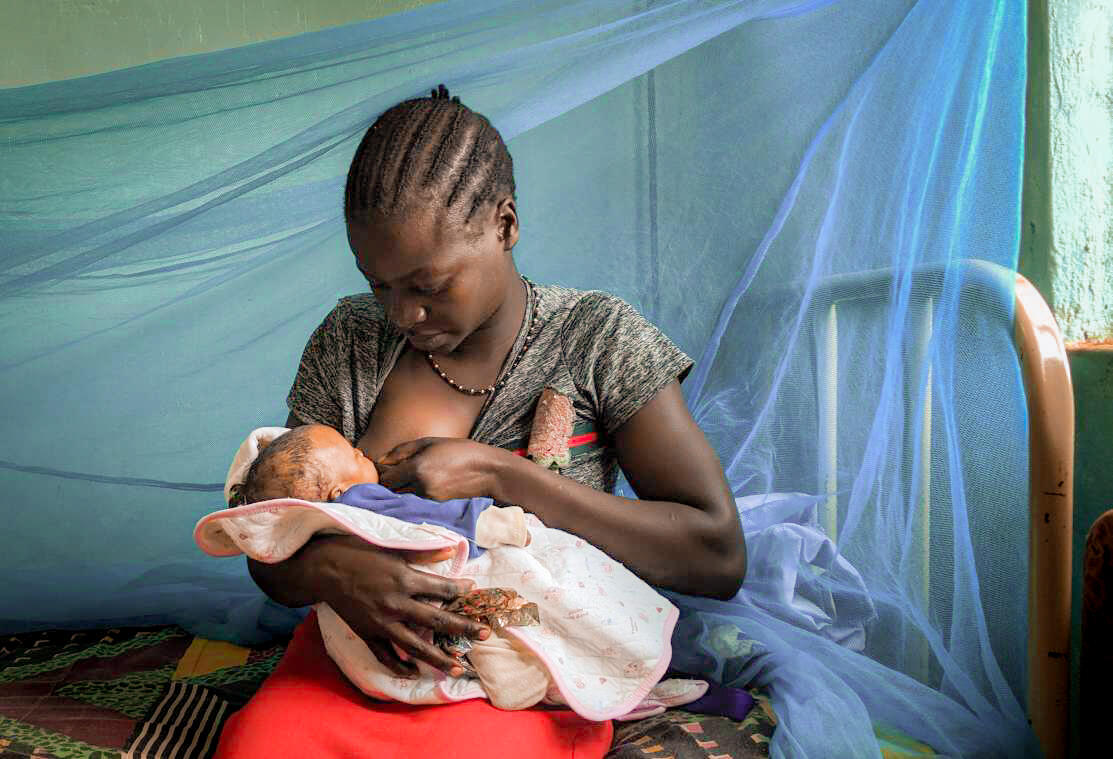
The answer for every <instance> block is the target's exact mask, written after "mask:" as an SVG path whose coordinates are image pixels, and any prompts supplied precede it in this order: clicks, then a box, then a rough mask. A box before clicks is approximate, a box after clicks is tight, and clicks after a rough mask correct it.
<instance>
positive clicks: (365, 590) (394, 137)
mask: <svg viewBox="0 0 1113 759" xmlns="http://www.w3.org/2000/svg"><path fill="white" fill-rule="evenodd" d="M345 217H346V221H347V225H348V237H349V241H350V243H351V247H352V250H353V251H354V253H355V257H356V264H357V266H358V267H359V269H360V271H361V272H362V273H363V275H364V276H365V277H366V278H367V280H368V283H369V284H370V286H371V289H372V291H373V295H363V296H354V297H351V298H345V299H342V300H341V301H340V303H339V304H338V305H337V307H336V308H335V309H334V310H333V311H332V312H331V313H330V314H329V315H328V317H326V319H325V321H324V322H323V323H322V324H321V325H320V326H319V327H318V328H317V330H316V331H315V332H314V334H313V336H312V337H311V338H310V340H309V343H308V345H307V346H306V349H305V353H304V354H303V356H302V361H301V364H300V366H299V369H298V374H297V377H296V379H295V381H294V385H293V388H292V389H291V391H290V395H289V397H288V399H287V401H288V404H289V407H290V417H289V419H288V420H287V426H296V425H298V424H303V423H321V424H327V425H329V426H332V427H334V428H335V429H337V430H338V431H340V432H341V433H342V434H344V435H345V436H346V437H348V439H349V440H351V441H353V442H356V443H357V444H358V446H359V447H360V448H361V449H363V451H364V452H365V453H366V454H367V455H368V456H369V457H371V458H372V459H373V460H374V461H376V462H377V465H378V467H379V471H380V477H381V482H382V484H384V485H386V486H388V487H391V488H393V489H412V490H414V491H416V492H418V493H420V494H422V495H425V496H427V497H429V498H433V499H438V500H440V499H449V498H464V497H472V496H490V497H492V498H494V499H496V500H497V501H501V502H506V503H514V504H518V505H520V506H522V507H523V508H525V509H526V510H527V511H531V512H533V513H534V514H536V515H537V516H538V517H539V518H540V519H541V520H542V521H543V522H545V523H546V524H547V525H549V526H551V527H556V528H560V529H563V530H566V531H569V532H572V533H575V534H577V535H579V536H581V537H583V538H584V539H585V540H587V541H589V542H591V543H593V544H594V545H596V546H598V547H599V548H600V549H602V550H603V551H605V552H606V553H608V554H610V555H611V556H613V557H614V558H616V559H618V560H620V561H621V562H623V563H624V564H625V565H626V566H627V567H629V568H630V569H631V570H632V571H633V572H635V573H636V574H638V575H639V576H641V577H642V578H644V579H645V580H647V581H648V582H650V583H652V584H655V585H659V586H661V587H665V588H670V589H673V590H677V591H681V592H685V593H694V594H699V595H705V596H713V597H717V598H729V597H731V596H733V595H734V593H735V592H736V591H737V589H738V587H739V585H740V583H741V581H742V577H743V575H744V574H745V565H746V553H745V544H744V541H743V537H742V532H741V528H740V526H739V522H738V515H737V513H736V511H735V507H734V500H733V498H732V496H731V493H730V490H729V488H728V486H727V484H726V480H725V478H724V476H723V472H722V468H721V466H720V464H719V461H718V459H717V458H716V456H715V453H714V451H713V450H712V449H711V447H710V445H709V444H708V443H707V440H706V439H705V438H704V436H703V434H702V432H701V431H700V430H699V428H698V427H697V426H696V424H695V422H694V421H693V420H692V418H691V415H690V414H689V413H688V410H687V407H686V405H685V403H684V400H683V397H682V395H681V392H680V385H679V381H680V380H681V379H683V377H684V375H685V374H686V373H687V371H688V369H689V368H690V366H691V360H690V359H688V357H687V356H685V355H684V354H683V353H682V352H681V351H680V350H679V349H677V348H676V346H675V345H673V344H672V342H671V341H669V339H668V338H667V337H665V336H664V335H663V334H662V333H661V332H660V331H659V330H657V329H656V328H655V327H653V326H652V325H651V324H649V323H648V322H646V321H645V320H644V319H643V318H642V317H641V316H640V315H638V314H637V313H636V312H635V311H634V310H633V309H632V308H630V307H629V306H628V305H626V304H625V303H623V302H622V301H620V300H619V299H617V298H615V297H613V296H610V295H607V294H605V293H598V292H594V293H585V292H581V291H575V290H570V289H567V288H560V287H549V286H539V285H534V284H532V283H530V282H528V281H527V280H525V279H523V278H522V277H521V276H520V275H519V274H518V271H517V268H516V267H515V264H514V259H513V257H512V254H511V251H512V249H513V247H514V245H515V244H516V243H517V241H518V236H519V226H518V216H517V209H516V207H515V202H514V178H513V165H512V162H511V159H510V155H509V153H508V152H507V150H506V146H505V144H504V143H503V141H502V138H501V137H500V136H499V134H498V132H497V131H496V130H495V129H494V128H493V127H492V126H491V125H490V124H489V122H488V121H487V120H486V119H485V118H484V117H483V116H481V115H479V114H477V113H475V112H473V111H471V110H470V109H468V108H466V107H465V106H463V105H461V104H460V103H459V101H458V99H457V98H451V99H450V98H449V97H448V94H447V91H446V90H444V88H443V86H442V87H441V88H440V89H439V90H437V91H434V92H433V95H432V97H429V98H419V99H416V100H410V101H406V102H404V103H400V104H399V105H397V106H395V107H394V108H392V109H390V110H388V111H387V112H386V113H384V114H383V115H382V116H380V117H379V119H378V120H377V121H376V122H375V124H374V125H372V127H371V128H370V129H369V130H368V131H367V134H366V135H365V136H364V139H363V141H362V142H361V144H360V146H359V149H358V150H357V152H356V155H355V158H354V159H353V161H352V165H351V168H350V170H349V174H348V183H347V188H346V191H345ZM546 387H549V388H552V389H554V390H556V391H557V392H560V393H562V394H564V395H566V396H567V397H569V398H570V399H571V400H572V402H573V406H574V408H575V411H576V419H577V427H576V429H577V432H581V433H583V438H582V439H588V440H590V439H592V435H595V436H596V440H597V442H598V445H595V446H590V445H589V446H584V447H583V449H582V450H577V451H576V452H575V455H574V457H573V460H572V462H571V464H570V466H569V467H567V468H565V469H564V470H563V471H562V472H559V473H558V472H555V471H551V470H548V469H543V468H541V467H539V466H537V465H536V464H534V463H532V462H530V461H528V460H526V459H524V458H522V457H520V456H517V455H515V454H514V453H513V451H514V450H515V449H516V448H518V447H520V446H521V444H522V442H523V440H524V439H525V438H527V437H528V435H529V429H530V423H531V420H532V415H533V410H534V407H535V406H536V402H537V399H538V397H539V396H540V393H541V391H542V390H543V389H545V388H546ZM619 466H621V467H622V470H623V472H624V473H625V474H626V477H627V479H628V480H629V482H630V484H631V486H632V487H633V488H634V490H635V491H636V492H637V493H638V495H639V497H640V499H641V500H636V501H634V500H630V499H625V498H621V497H618V496H615V495H613V494H612V493H611V492H610V491H612V490H613V488H614V484H615V480H616V477H617V468H618V467H619ZM427 558H436V557H427ZM250 569H251V573H252V577H254V578H255V581H256V582H257V583H258V584H259V587H260V588H262V589H263V590H264V592H266V593H267V594H268V595H269V596H270V597H272V598H274V599H275V600H277V601H279V602H281V603H284V604H286V605H289V606H305V605H309V604H313V603H316V602H320V601H325V602H327V603H328V604H329V605H330V606H332V608H333V609H335V610H336V611H337V612H338V613H339V614H340V616H341V617H343V618H344V619H345V620H346V621H347V622H348V624H349V625H350V626H351V627H352V628H353V630H355V631H356V632H357V633H358V634H359V635H360V636H361V637H363V638H364V639H365V640H366V641H367V643H368V645H369V646H370V648H371V650H372V651H373V652H374V653H375V655H376V657H377V658H379V659H380V660H381V661H382V662H383V663H384V664H386V665H387V666H389V667H391V668H392V669H393V670H394V671H395V672H397V673H398V674H399V676H405V675H406V674H407V673H408V672H410V671H412V667H413V664H412V661H405V660H404V659H410V658H411V657H412V658H416V659H421V660H424V661H425V662H427V663H429V664H430V665H432V666H434V667H437V668H440V669H442V670H443V671H445V672H449V673H450V674H457V673H458V672H457V671H454V667H455V665H454V663H453V661H452V660H451V659H450V658H449V657H448V656H447V655H446V654H445V653H444V652H442V651H441V650H439V649H438V648H436V647H434V646H433V645H431V644H429V643H427V642H426V641H425V640H424V639H423V638H422V637H421V636H420V635H419V634H418V633H417V632H415V631H414V629H413V628H415V627H417V628H432V629H434V630H440V631H443V632H448V633H457V634H465V635H469V636H472V637H485V636H486V635H487V634H489V632H488V631H486V630H484V629H482V627H481V626H480V625H478V624H476V623H474V622H472V621H470V620H467V619H465V618H463V617H459V616H456V615H453V614H450V613H447V612H444V611H441V610H440V609H438V608H437V607H435V606H434V605H432V604H430V603H429V600H430V599H438V600H449V599H451V598H453V597H455V596H456V595H457V594H459V593H460V592H461V591H463V590H466V588H467V586H466V584H465V583H464V581H453V580H447V579H444V578H440V577H436V576H434V575H431V574H426V573H422V572H419V571H416V570H413V569H411V568H410V567H409V566H407V564H405V563H404V562H403V560H402V559H400V558H399V557H398V556H396V555H392V554H390V553H388V552H383V551H377V550H374V549H371V548H369V547H367V546H366V545H363V544H361V543H360V542H358V541H356V540H354V539H352V538H346V537H323V538H319V539H317V540H314V541H312V542H311V543H310V544H309V545H307V546H306V547H305V548H303V549H302V550H301V551H300V552H299V553H298V554H297V555H296V556H294V557H293V558H291V559H289V560H287V561H285V562H282V563H281V564H276V565H264V564H258V563H255V562H251V563H250ZM309 622H310V624H303V625H302V627H301V628H299V631H298V634H297V636H296V637H295V639H294V641H293V643H292V644H291V646H290V650H289V651H288V652H287V656H286V658H285V659H284V660H283V662H282V664H280V665H279V669H278V670H276V672H275V674H274V675H273V676H272V677H271V678H270V679H269V680H268V681H267V683H266V684H265V685H264V687H263V689H262V690H261V691H260V693H259V694H258V696H257V697H256V698H255V699H254V700H253V701H252V703H251V704H249V706H248V707H246V708H245V710H244V711H243V712H241V713H240V714H237V715H235V716H234V717H233V718H232V720H230V722H229V725H228V727H227V728H226V729H225V733H224V735H223V736H222V741H221V746H220V752H221V754H223V755H227V756H232V755H235V756H237V757H240V756H250V755H252V754H253V753H259V754H263V753H266V754H267V755H268V756H273V755H274V754H275V753H276V750H278V749H279V746H281V750H278V753H282V752H283V751H284V752H285V754H286V755H291V756H294V755H304V756H308V755H314V756H316V755H327V754H330V753H331V754H333V755H338V756H339V755H350V752H351V751H358V752H359V753H361V754H363V755H367V756H384V755H395V756H408V755H411V754H410V752H411V751H416V748H413V747H414V746H416V745H418V744H420V746H421V752H420V753H422V754H424V753H435V752H436V751H438V750H445V751H456V750H457V749H459V748H460V742H461V740H463V738H462V737H461V736H462V735H464V733H462V732H461V731H463V730H469V731H474V730H475V729H477V728H479V727H480V726H482V730H483V733H484V735H485V736H488V737H487V738H485V742H484V744H483V745H482V746H480V747H477V749H476V751H477V753H475V755H476V756H485V757H490V756H523V755H528V756H568V755H569V751H575V752H576V755H577V756H580V755H587V756H590V755H597V756H601V755H602V753H604V752H605V751H606V748H607V745H608V744H609V740H610V728H609V725H607V724H602V725H598V724H593V723H587V722H584V721H582V720H579V719H578V718H576V717H575V716H574V715H570V714H569V713H567V712H557V711H527V712H499V711H498V710H496V709H494V708H492V707H490V705H489V704H486V703H483V702H465V703H463V704H457V705H452V706H439V707H427V708H415V707H410V706H405V705H399V704H374V703H372V702H369V701H367V700H366V699H365V698H363V697H362V696H360V695H359V694H358V693H357V692H355V691H354V690H353V689H350V687H349V686H347V685H346V683H344V682H343V681H342V679H341V678H340V676H339V675H338V674H337V673H335V672H334V671H332V670H331V669H330V668H329V665H328V662H327V658H324V654H323V651H322V650H320V641H319V636H317V637H314V634H315V632H316V625H315V624H312V620H309ZM399 650H401V651H403V652H405V653H406V654H407V656H405V657H399V656H398V654H397V651H399ZM325 681H327V682H325ZM287 686H294V688H293V689H296V690H298V692H297V693H291V690H293V689H292V688H290V687H287ZM307 689H308V690H312V691H313V695H312V696H310V695H307V693H306V691H307ZM310 703H311V704H312V705H311V706H309V704H310ZM341 712H343V715H344V716H340V714H341ZM307 714H312V715H314V717H313V718H312V719H306V718H305V717H306V715H307ZM291 721H294V722H299V723H300V725H301V727H300V728H299V727H295V726H293V725H291V724H290V723H291ZM353 721H354V722H357V723H358V727H357V728H355V729H354V730H351V731H350V732H351V736H350V740H351V742H349V743H345V742H344V741H345V740H348V738H344V737H343V736H341V735H340V733H341V732H343V730H341V728H342V727H344V726H347V727H351V726H352V724H353ZM432 725H435V728H431V726H432ZM278 729H281V732H283V737H282V738H281V739H280V740H279V741H278V742H277V743H276V742H275V741H273V740H271V739H272V738H275V736H276V735H277V733H276V730H278ZM306 731H308V732H310V733H312V734H313V735H312V736H307V735H305V732H306ZM292 741H297V743H296V745H295V743H293V742H292ZM372 742H373V743H374V746H372V745H371V743H372ZM438 746H439V747H440V748H437V747H438ZM455 755H462V754H459V753H456V754H455ZM463 755H466V754H463Z"/></svg>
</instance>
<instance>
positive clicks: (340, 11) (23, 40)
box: [0, 0, 433, 87]
mask: <svg viewBox="0 0 1113 759" xmlns="http://www.w3.org/2000/svg"><path fill="white" fill-rule="evenodd" d="M430 2H433V0H0V87H16V86H22V85H26V84H36V83H39V82H47V81H51V80H55V79H69V78H71V77H76V76H85V75H88V74H97V73H100V72H103V71H109V70H111V69H118V68H125V67H127V66H136V65H139V64H141V63H149V62H151V61H155V60H160V59H163V58H173V57H176V56H180V55H190V54H193V53H203V52H207V51H210V50H221V49H224V48H230V47H236V46H238V45H246V44H248V43H251V42H261V41H263V40H269V39H274V38H276V37H286V36H290V35H293V34H301V33H302V32H312V31H316V30H318V29H324V28H326V27H329V26H339V25H341V24H349V23H352V22H355V21H362V20H365V19H370V18H377V17H379V16H385V15H387V14H389V13H395V12H397V11H402V10H409V9H411V8H416V7H418V6H421V5H428V4H429V3H430Z"/></svg>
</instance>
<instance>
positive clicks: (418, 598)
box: [252, 535, 491, 675]
mask: <svg viewBox="0 0 1113 759" xmlns="http://www.w3.org/2000/svg"><path fill="white" fill-rule="evenodd" d="M306 549H308V551H306ZM302 551H303V552H307V553H308V554H311V555H307V556H305V557H304V558H305V559H306V560H308V561H310V562H313V563H314V564H316V565H317V567H318V568H319V573H315V575H316V578H317V579H316V581H315V582H314V583H313V584H314V585H315V586H316V587H317V588H318V592H317V593H315V594H314V598H315V599H317V600H321V601H324V602H326V603H328V605H329V606H331V607H332V609H333V611H335V612H336V613H337V614H339V615H340V618H341V619H343V620H344V621H345V622H347V623H348V626H349V627H351V628H352V630H353V632H355V633H356V634H357V635H359V636H360V637H361V638H363V640H364V641H365V642H366V643H367V646H368V648H370V649H371V652H372V653H373V654H374V655H375V658H376V659H378V660H379V661H380V662H382V664H383V665H384V666H386V667H388V668H389V669H390V670H392V671H393V672H395V673H396V674H399V675H413V674H415V673H416V668H415V667H414V665H413V663H412V662H403V661H402V660H401V659H400V658H399V657H398V655H397V654H396V653H395V651H394V648H393V646H392V645H391V644H392V643H393V644H394V645H396V646H397V647H398V648H399V649H401V650H402V651H405V652H406V653H407V654H409V655H410V656H412V657H414V658H416V659H421V660H422V661H424V662H426V663H427V664H429V665H431V666H433V667H436V668H437V669H439V670H441V671H443V672H447V673H449V674H463V671H462V670H460V671H459V672H455V673H454V670H457V669H459V665H458V663H457V662H456V661H454V660H453V659H452V658H451V657H450V656H449V655H448V654H446V653H445V652H444V651H443V650H441V649H440V648H438V647H437V646H434V645H433V644H432V643H429V642H428V641H426V640H424V639H423V638H422V636H421V634H420V629H419V630H415V629H414V628H424V629H431V630H438V631H440V632H444V633H449V634H453V635H466V636H467V637H469V638H478V639H480V640H484V639H486V638H487V637H489V636H490V634H491V633H490V630H489V629H487V628H486V627H485V626H483V625H481V624H480V623H478V622H476V621H474V620H471V619H468V618H467V617H463V616H460V615H458V614H452V613H450V612H447V611H444V610H443V609H439V608H437V607H436V606H434V605H433V604H431V603H428V599H433V600H440V601H451V600H452V599H454V598H456V597H457V596H458V595H460V594H462V593H466V592H467V591H468V590H470V589H471V588H472V587H473V586H474V583H473V582H472V581H471V580H462V579H460V580H450V579H447V578H444V577H439V576H437V575H433V574H428V573H426V572H419V571H417V570H415V569H413V568H411V567H409V566H407V564H406V561H407V560H409V561H418V562H421V561H431V560H437V559H438V558H439V559H443V558H445V557H444V555H443V553H442V552H439V551H435V552H426V553H425V554H415V553H413V552H407V553H396V552H393V551H384V550H380V549H377V548H375V547H373V546H369V545H368V544H367V543H366V542H364V541H363V540H361V539H359V538H356V537H354V536H351V535H343V536H329V537H322V538H318V539H315V540H313V541H312V542H310V543H309V544H307V545H306V546H305V547H304V548H303V549H302ZM262 566H266V565H262ZM252 574H253V575H254V574H255V572H254V571H253V573H252ZM257 579H258V578H257ZM264 589H265V588H264Z"/></svg>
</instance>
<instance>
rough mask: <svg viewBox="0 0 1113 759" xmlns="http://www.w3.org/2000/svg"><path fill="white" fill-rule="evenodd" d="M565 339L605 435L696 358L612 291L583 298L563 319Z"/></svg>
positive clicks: (684, 373)
mask: <svg viewBox="0 0 1113 759" xmlns="http://www.w3.org/2000/svg"><path fill="white" fill-rule="evenodd" d="M562 341H563V349H564V361H565V363H566V365H567V366H568V367H569V372H570V373H571V375H572V378H573V380H574V381H575V382H576V386H577V389H578V390H579V391H580V392H581V393H583V394H584V395H585V396H587V399H588V401H589V402H590V403H592V404H593V405H594V406H595V409H596V413H597V414H598V418H599V420H600V421H601V422H602V426H603V431H604V432H605V433H606V434H607V435H610V434H612V433H613V432H614V431H615V430H617V429H618V428H619V427H621V426H622V425H623V424H625V423H626V422H627V421H628V420H629V419H630V417H632V416H633V415H634V414H636V413H637V412H638V411H640V410H641V408H642V407H643V406H644V405H645V404H646V403H648V402H649V401H650V400H651V399H652V398H653V397H654V396H655V395H657V393H658V392H660V391H661V389H662V388H664V387H665V386H666V385H667V384H669V383H670V382H672V381H673V380H674V379H676V380H683V379H684V377H686V376H687V374H688V371H689V370H690V369H691V368H692V359H691V358H689V357H688V355H687V354H686V353H684V351H682V350H680V348H678V347H677V346H676V344H675V343H673V341H672V340H670V339H669V338H668V337H667V336H666V335H665V333H663V332H662V331H661V330H659V329H658V328H657V327H656V326H654V325H653V324H652V323H650V322H649V321H647V320H646V319H645V317H643V316H642V315H641V314H639V313H638V312H637V311H636V310H635V309H634V308H633V307H632V306H630V305H629V304H628V303H626V302H625V301H623V300H622V299H621V298H617V297H615V296H613V295H610V294H608V293H602V292H593V293H588V294H587V295H585V296H584V297H583V298H581V299H580V301H579V302H578V303H577V304H576V305H575V306H574V307H573V308H572V311H571V313H569V315H568V319H567V320H566V321H565V324H564V331H563V334H562Z"/></svg>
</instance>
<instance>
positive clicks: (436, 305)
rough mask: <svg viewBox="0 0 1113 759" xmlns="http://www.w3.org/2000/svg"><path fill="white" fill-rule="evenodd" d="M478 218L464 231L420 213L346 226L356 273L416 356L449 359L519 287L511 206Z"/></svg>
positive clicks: (493, 209) (376, 216)
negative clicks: (418, 353)
mask: <svg viewBox="0 0 1113 759" xmlns="http://www.w3.org/2000/svg"><path fill="white" fill-rule="evenodd" d="M488 212H489V213H488ZM479 214H482V218H480V217H479V215H477V216H476V217H475V218H473V221H472V222H471V224H470V225H469V226H468V227H467V228H464V227H463V226H462V225H460V224H456V223H445V222H444V220H443V217H442V216H439V215H437V214H435V213H433V212H430V211H428V210H426V209H420V208H419V209H415V210H413V211H410V212H408V213H405V214H403V215H401V216H398V217H391V216H383V215H382V214H379V213H373V214H372V216H371V217H370V218H369V220H368V221H367V222H362V221H357V222H349V224H348V240H349V242H350V243H351V246H352V250H353V251H354V252H355V256H356V264H357V265H358V266H359V270H360V271H361V272H362V273H363V276H364V277H366V278H367V282H368V284H370V285H371V288H372V290H373V292H374V293H375V297H376V299H378V301H379V302H380V303H381V304H382V306H383V308H384V309H385V310H386V314H387V317H388V318H389V319H390V320H391V322H393V323H394V325H395V326H397V327H398V329H399V330H401V331H402V333H403V334H405V335H406V338H407V339H408V340H409V342H410V344H411V345H412V346H413V347H414V348H415V349H417V350H419V351H423V352H424V351H427V352H430V353H450V352H452V351H454V350H456V348H457V347H458V346H459V345H460V344H461V343H463V342H464V341H465V340H467V339H468V338H469V337H471V336H472V335H473V334H482V333H483V332H484V330H486V329H489V328H490V325H491V323H492V321H493V318H494V316H495V315H496V314H497V313H498V310H499V308H500V307H501V306H502V304H503V301H504V300H505V299H506V295H507V292H508V291H509V286H510V284H511V283H516V282H517V272H516V270H515V269H514V265H513V261H512V259H511V256H510V250H511V248H513V246H514V243H515V242H517V239H518V220H517V215H516V212H515V209H514V202H513V200H510V199H507V200H504V201H503V202H502V203H499V204H498V205H497V206H488V207H487V209H486V211H480V212H479Z"/></svg>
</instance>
